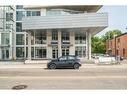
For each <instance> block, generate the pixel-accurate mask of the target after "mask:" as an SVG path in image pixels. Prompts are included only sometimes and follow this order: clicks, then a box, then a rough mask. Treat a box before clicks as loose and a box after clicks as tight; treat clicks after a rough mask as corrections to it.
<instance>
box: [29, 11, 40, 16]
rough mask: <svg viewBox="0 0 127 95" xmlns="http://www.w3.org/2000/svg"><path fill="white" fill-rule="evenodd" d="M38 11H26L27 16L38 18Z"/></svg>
mask: <svg viewBox="0 0 127 95" xmlns="http://www.w3.org/2000/svg"><path fill="white" fill-rule="evenodd" d="M40 15H41V12H40V11H27V16H40Z"/></svg>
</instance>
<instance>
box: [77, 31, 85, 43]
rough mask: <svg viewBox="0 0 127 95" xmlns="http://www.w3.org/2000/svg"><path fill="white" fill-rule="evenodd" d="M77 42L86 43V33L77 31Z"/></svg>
mask: <svg viewBox="0 0 127 95" xmlns="http://www.w3.org/2000/svg"><path fill="white" fill-rule="evenodd" d="M75 44H86V35H85V34H81V33H75Z"/></svg>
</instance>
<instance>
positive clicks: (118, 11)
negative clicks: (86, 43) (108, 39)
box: [97, 5, 127, 37]
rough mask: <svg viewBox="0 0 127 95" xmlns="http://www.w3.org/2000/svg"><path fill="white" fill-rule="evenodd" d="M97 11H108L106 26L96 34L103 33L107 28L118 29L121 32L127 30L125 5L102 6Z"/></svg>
mask: <svg viewBox="0 0 127 95" xmlns="http://www.w3.org/2000/svg"><path fill="white" fill-rule="evenodd" d="M98 12H107V13H108V27H107V28H106V29H104V30H103V31H101V32H100V33H98V34H97V36H99V37H100V36H101V35H104V34H105V33H106V32H107V31H109V30H114V29H119V30H121V31H122V33H125V32H127V29H126V28H127V6H122V5H121V6H117V5H113V6H109V5H108V6H103V7H102V8H101V9H100V10H99V11H98Z"/></svg>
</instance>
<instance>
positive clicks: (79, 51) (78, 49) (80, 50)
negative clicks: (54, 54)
mask: <svg viewBox="0 0 127 95" xmlns="http://www.w3.org/2000/svg"><path fill="white" fill-rule="evenodd" d="M75 55H76V56H78V57H85V56H86V48H85V47H83V46H76V47H75Z"/></svg>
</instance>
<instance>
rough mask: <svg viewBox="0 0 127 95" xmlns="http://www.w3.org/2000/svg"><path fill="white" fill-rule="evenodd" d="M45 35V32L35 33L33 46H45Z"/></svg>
mask: <svg viewBox="0 0 127 95" xmlns="http://www.w3.org/2000/svg"><path fill="white" fill-rule="evenodd" d="M46 38H47V34H46V32H44V31H43V32H36V33H35V44H46Z"/></svg>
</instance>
